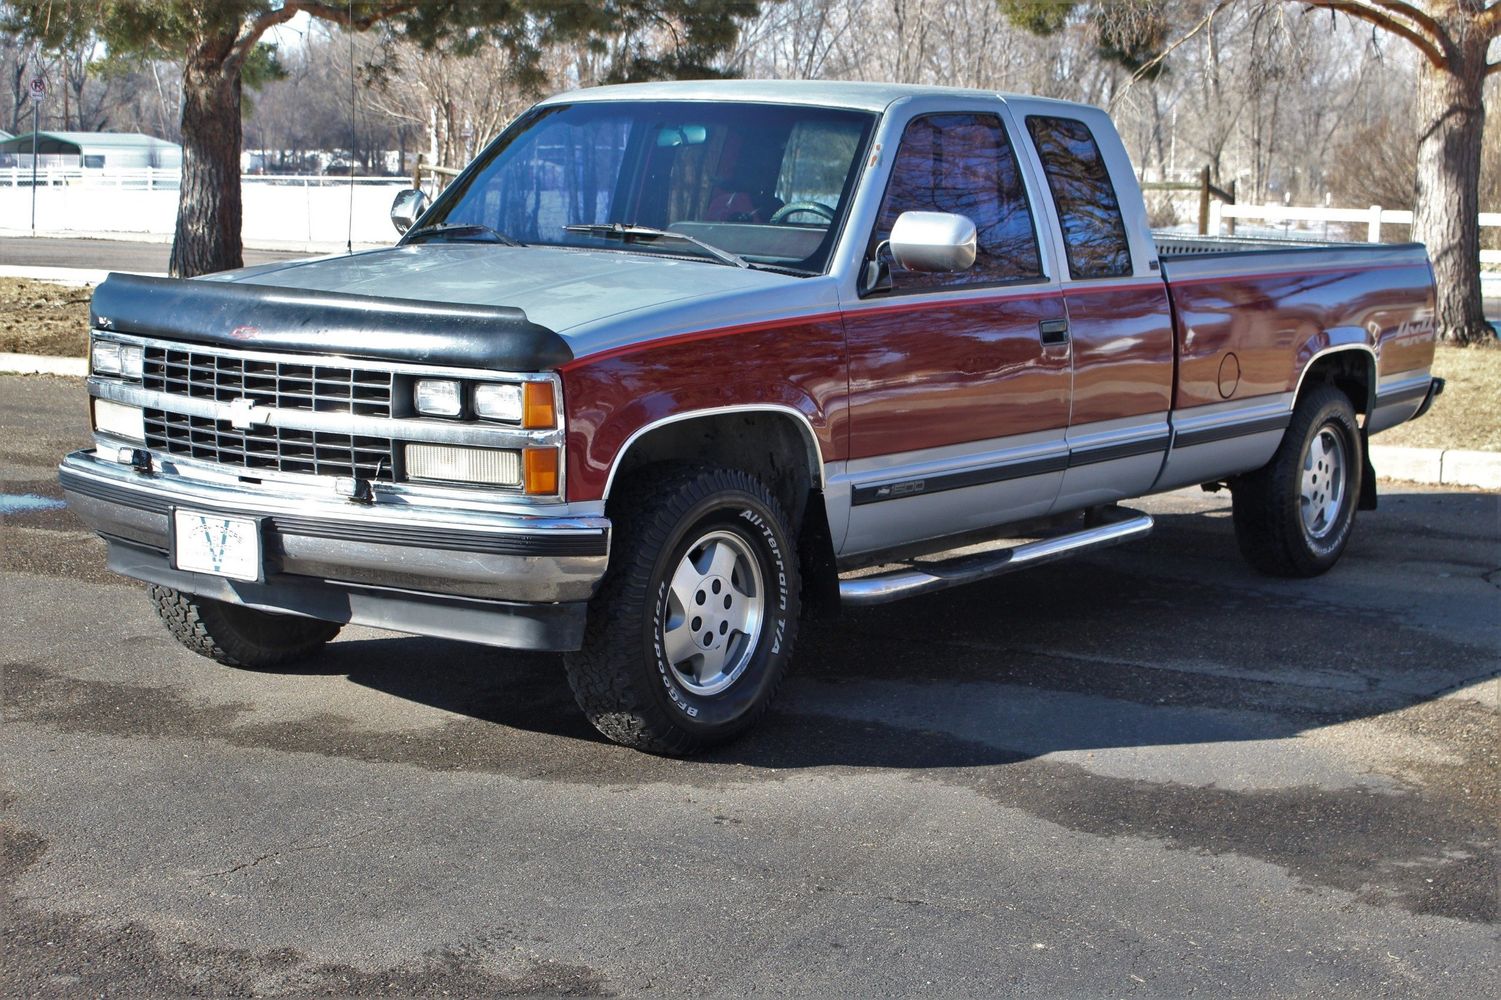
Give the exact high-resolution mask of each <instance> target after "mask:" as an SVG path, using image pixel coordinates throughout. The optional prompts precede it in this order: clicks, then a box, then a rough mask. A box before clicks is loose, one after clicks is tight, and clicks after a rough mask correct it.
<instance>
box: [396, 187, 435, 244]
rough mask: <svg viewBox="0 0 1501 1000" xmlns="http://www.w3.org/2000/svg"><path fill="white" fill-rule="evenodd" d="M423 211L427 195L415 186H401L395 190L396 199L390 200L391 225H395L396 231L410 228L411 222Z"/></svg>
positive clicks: (425, 208)
mask: <svg viewBox="0 0 1501 1000" xmlns="http://www.w3.org/2000/svg"><path fill="white" fill-rule="evenodd" d="M425 211H427V195H425V194H423V193H422V192H421V191H420V190H419V189H417V188H403V189H402V190H400V191H398V192H396V200H395V201H393V202H391V225H393V226H395V227H396V231H397V232H398V233H404V232H406V231H407V230H408V229H411V228H412V224H413V223H414V222H416V221H417V220H418V219H419V218H421V217H422V213H423V212H425Z"/></svg>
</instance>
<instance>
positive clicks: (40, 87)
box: [26, 76, 47, 104]
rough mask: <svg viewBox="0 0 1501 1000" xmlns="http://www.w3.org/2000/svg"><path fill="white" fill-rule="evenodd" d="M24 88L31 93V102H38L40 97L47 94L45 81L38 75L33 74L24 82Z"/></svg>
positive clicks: (40, 100) (40, 99)
mask: <svg viewBox="0 0 1501 1000" xmlns="http://www.w3.org/2000/svg"><path fill="white" fill-rule="evenodd" d="M26 90H27V92H29V93H30V94H31V100H32V103H34V104H40V103H41V102H42V99H43V98H45V97H46V96H47V81H46V80H44V79H42V78H41V77H39V76H34V77H32V78H31V80H30V81H29V82H28V83H27V84H26Z"/></svg>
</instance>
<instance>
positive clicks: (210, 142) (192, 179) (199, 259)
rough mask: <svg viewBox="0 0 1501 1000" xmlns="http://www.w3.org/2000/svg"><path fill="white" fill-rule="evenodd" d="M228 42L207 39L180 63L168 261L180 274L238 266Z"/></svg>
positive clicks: (234, 112)
mask: <svg viewBox="0 0 1501 1000" xmlns="http://www.w3.org/2000/svg"><path fill="white" fill-rule="evenodd" d="M221 42H222V44H219V43H221ZM233 42H234V39H233V37H230V38H228V39H221V40H216V41H214V42H209V43H206V44H204V45H202V46H200V47H199V49H198V50H197V51H196V52H194V53H193V55H192V56H191V57H190V58H189V59H188V61H187V63H186V65H184V67H183V74H182V192H181V195H180V197H179V200H178V203H177V231H176V233H175V234H174V235H173V238H172V261H171V264H170V265H169V269H170V271H171V273H172V274H173V275H174V276H176V277H180V278H191V277H192V276H194V275H196V274H208V273H210V272H212V271H225V270H228V269H230V268H235V267H241V266H242V265H243V257H242V255H241V245H240V221H241V204H240V141H241V136H240V71H239V66H238V65H234V66H233V67H231V68H229V69H226V65H227V63H228V61H229V60H228V55H229V50H230V47H231V46H232V44H233Z"/></svg>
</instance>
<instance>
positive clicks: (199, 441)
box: [142, 346, 395, 482]
mask: <svg viewBox="0 0 1501 1000" xmlns="http://www.w3.org/2000/svg"><path fill="white" fill-rule="evenodd" d="M394 383H395V376H394V375H393V373H392V372H389V371H378V370H369V369H359V368H350V367H342V366H337V365H325V364H321V363H319V364H314V363H306V364H305V363H302V362H301V361H292V360H286V359H284V358H276V359H268V358H258V357H256V356H254V355H235V354H220V353H217V352H208V351H195V350H192V349H190V348H176V347H171V348H168V347H158V346H147V347H146V351H145V357H144V364H143V370H142V385H143V387H144V388H145V389H148V390H155V391H157V392H164V393H168V394H171V395H175V396H186V397H191V398H196V399H209V400H214V401H215V402H220V403H233V402H234V401H236V400H239V399H248V400H249V401H250V402H252V403H254V404H256V405H258V406H261V407H266V408H276V409H284V410H310V411H315V412H319V413H341V414H345V413H347V414H353V415H356V416H367V417H390V416H391V415H392V396H393V391H392V390H393V386H394ZM145 416H146V445H147V447H148V448H150V449H152V450H154V451H162V452H166V453H167V454H171V455H179V456H182V457H184V458H193V459H197V460H199V461H204V462H216V463H219V464H222V465H230V466H240V467H243V468H246V469H252V470H254V469H262V470H268V471H276V472H287V473H302V474H306V475H315V476H355V477H358V478H361V479H373V480H383V481H386V482H390V481H393V480H394V479H395V472H394V470H393V468H392V457H393V446H392V442H391V440H390V439H389V438H379V437H364V436H356V435H350V434H338V433H330V432H327V431H313V430H301V429H296V428H289V427H272V426H267V425H258V426H253V427H250V428H246V429H241V428H237V427H235V426H234V425H233V424H231V423H230V422H229V421H227V420H216V419H213V418H212V417H203V416H190V415H187V414H182V413H174V412H171V411H169V410H164V409H153V408H149V407H148V408H147V409H146V411H145Z"/></svg>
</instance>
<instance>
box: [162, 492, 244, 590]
mask: <svg viewBox="0 0 1501 1000" xmlns="http://www.w3.org/2000/svg"><path fill="white" fill-rule="evenodd" d="M261 520H262V519H261V518H258V517H245V516H243V515H239V514H221V513H218V512H215V511H202V510H193V509H191V508H184V507H173V508H172V520H171V525H172V568H173V569H176V570H180V571H182V572H184V573H203V574H205V575H207V576H218V577H223V578H225V579H228V580H240V581H243V582H245V583H263V582H265V578H266V559H265V546H264V545H263V544H262V540H263V534H264V533H263V531H262V525H261Z"/></svg>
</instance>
